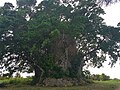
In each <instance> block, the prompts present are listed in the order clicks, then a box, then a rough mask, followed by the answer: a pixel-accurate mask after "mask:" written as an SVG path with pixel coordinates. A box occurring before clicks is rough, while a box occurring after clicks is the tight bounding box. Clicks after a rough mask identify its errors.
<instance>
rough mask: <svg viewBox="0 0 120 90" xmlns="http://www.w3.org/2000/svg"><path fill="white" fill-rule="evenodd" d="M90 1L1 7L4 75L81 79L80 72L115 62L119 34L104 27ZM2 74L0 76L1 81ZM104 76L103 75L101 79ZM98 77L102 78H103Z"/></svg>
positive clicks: (48, 0) (47, 0)
mask: <svg viewBox="0 0 120 90" xmlns="http://www.w3.org/2000/svg"><path fill="white" fill-rule="evenodd" d="M101 14H104V10H103V9H102V8H101V7H100V6H99V5H98V4H96V1H95V0H81V1H79V0H72V1H71V0H43V1H41V2H40V3H39V4H38V5H37V6H36V0H29V2H28V0H17V7H16V8H15V7H14V6H13V5H12V4H11V3H5V4H4V6H3V7H0V67H1V69H4V70H3V71H4V72H8V73H7V74H6V75H7V76H8V77H12V75H13V73H14V72H34V73H35V76H34V78H33V82H34V84H41V83H42V82H43V80H44V79H46V78H64V77H69V78H77V80H78V83H79V82H80V81H83V80H85V79H84V71H83V67H84V66H85V65H88V66H89V65H92V66H94V67H98V68H99V67H101V66H102V63H103V62H104V61H106V56H109V58H110V59H111V63H110V65H111V66H112V65H113V64H114V63H116V61H117V60H118V58H119V57H120V53H119V50H120V49H119V42H120V37H119V36H120V29H119V28H114V27H110V26H107V25H105V24H104V22H103V18H101V16H100V15H101ZM4 72H2V74H1V76H4V75H5V74H4ZM102 76H104V75H102ZM102 78H103V77H102Z"/></svg>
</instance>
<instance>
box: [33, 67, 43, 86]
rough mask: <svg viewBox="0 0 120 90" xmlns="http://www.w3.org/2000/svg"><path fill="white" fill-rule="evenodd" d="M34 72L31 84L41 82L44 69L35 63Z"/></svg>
mask: <svg viewBox="0 0 120 90" xmlns="http://www.w3.org/2000/svg"><path fill="white" fill-rule="evenodd" d="M34 72H35V76H34V78H33V84H36V85H37V84H41V83H42V76H43V73H44V70H43V69H42V68H41V67H40V66H39V65H35V66H34Z"/></svg>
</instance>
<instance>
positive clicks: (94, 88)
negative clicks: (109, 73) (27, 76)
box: [0, 81, 120, 90]
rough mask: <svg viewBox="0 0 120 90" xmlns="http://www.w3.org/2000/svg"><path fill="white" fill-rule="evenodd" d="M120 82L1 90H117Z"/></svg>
mask: <svg viewBox="0 0 120 90" xmlns="http://www.w3.org/2000/svg"><path fill="white" fill-rule="evenodd" d="M119 85H120V81H104V82H103V81H100V82H95V83H94V84H90V85H86V86H74V87H38V86H37V87H36V86H9V87H7V88H0V90H116V88H117V87H118V86H119Z"/></svg>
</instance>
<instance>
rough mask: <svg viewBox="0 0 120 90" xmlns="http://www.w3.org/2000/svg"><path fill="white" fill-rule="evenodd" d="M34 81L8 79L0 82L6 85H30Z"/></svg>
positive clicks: (29, 79)
mask: <svg viewBox="0 0 120 90" xmlns="http://www.w3.org/2000/svg"><path fill="white" fill-rule="evenodd" d="M31 81H32V79H31V78H6V79H2V80H0V82H1V83H4V84H5V85H9V84H11V85H30V84H31Z"/></svg>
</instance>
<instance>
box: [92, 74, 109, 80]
mask: <svg viewBox="0 0 120 90" xmlns="http://www.w3.org/2000/svg"><path fill="white" fill-rule="evenodd" d="M90 78H91V79H92V80H98V81H106V80H110V76H107V75H105V74H104V73H102V74H93V75H91V77H90Z"/></svg>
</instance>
